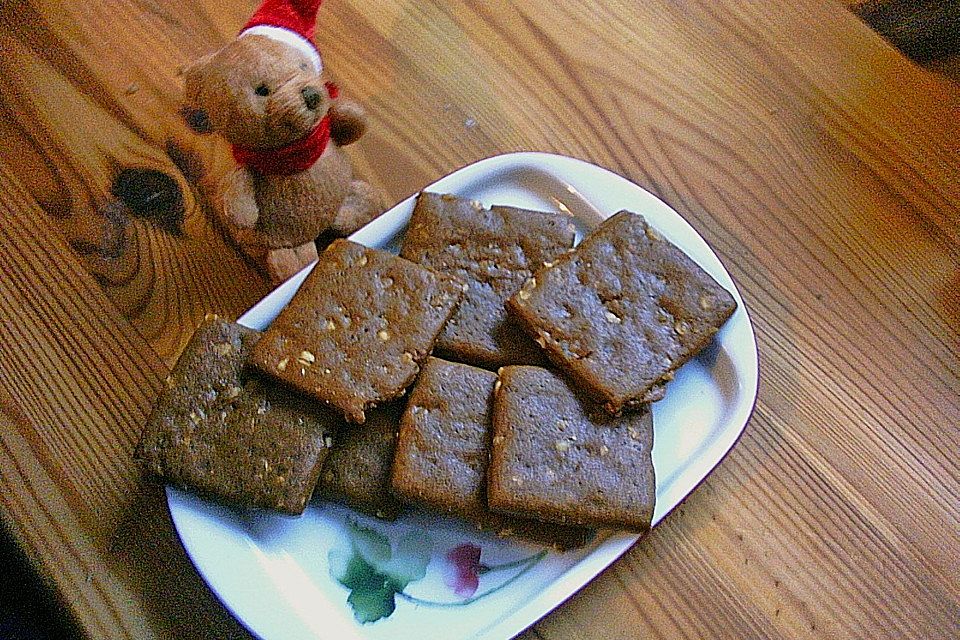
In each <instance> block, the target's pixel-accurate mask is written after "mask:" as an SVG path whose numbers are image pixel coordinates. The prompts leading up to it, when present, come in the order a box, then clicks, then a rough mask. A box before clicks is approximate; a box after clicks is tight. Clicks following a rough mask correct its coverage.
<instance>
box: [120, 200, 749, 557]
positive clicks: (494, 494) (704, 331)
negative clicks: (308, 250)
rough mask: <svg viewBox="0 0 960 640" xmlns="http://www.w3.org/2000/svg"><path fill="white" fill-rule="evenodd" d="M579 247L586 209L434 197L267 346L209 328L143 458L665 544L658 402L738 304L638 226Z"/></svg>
mask: <svg viewBox="0 0 960 640" xmlns="http://www.w3.org/2000/svg"><path fill="white" fill-rule="evenodd" d="M573 244H574V227H573V224H572V220H571V218H570V217H569V216H567V215H564V214H552V213H542V212H536V211H526V210H522V209H516V208H512V207H496V206H495V207H492V208H489V209H487V208H484V207H482V206H481V205H479V204H478V203H475V202H471V201H467V200H463V199H461V198H457V197H454V196H450V195H437V194H431V193H423V194H421V195H420V196H419V198H418V200H417V204H416V207H415V210H414V213H413V216H412V218H411V221H410V226H409V228H408V230H407V232H406V235H405V237H404V240H403V245H402V248H401V252H400V256H399V257H398V256H393V255H390V254H388V253H385V252H382V251H378V250H375V249H368V248H365V247H362V246H360V245H357V244H355V243H352V242H349V241H346V240H338V241H335V242H334V243H333V244H331V245H330V247H329V248H328V249H327V250H326V251H325V252H323V254H321V256H320V261H319V263H318V264H317V266H316V267H315V268H314V270H313V272H311V274H310V276H308V278H307V279H306V281H305V282H304V284H303V286H302V287H301V289H300V290H299V292H298V293H297V295H296V296H295V297H294V299H293V300H292V301H291V302H290V304H289V305H288V306H287V307H286V308H285V309H284V310H283V312H281V314H280V316H279V317H278V318H277V320H276V321H275V322H274V323H273V324H272V325H271V326H270V328H269V329H267V330H266V331H265V332H263V334H262V335H261V334H258V333H257V332H254V331H251V330H249V329H244V328H242V327H239V326H238V325H234V324H231V323H227V322H225V321H223V320H220V319H216V318H213V319H208V320H207V321H206V322H205V323H204V325H203V326H202V327H201V328H200V329H199V330H198V332H197V334H196V335H195V336H194V338H193V340H192V341H191V343H190V345H188V347H187V350H186V351H185V353H184V355H183V356H182V357H181V359H180V361H179V362H178V364H177V366H176V367H175V369H174V371H173V373H172V374H171V378H170V379H169V384H168V388H167V389H166V390H165V392H164V393H163V394H162V396H161V399H160V401H159V402H158V404H157V407H156V410H155V412H154V414H153V416H152V417H151V419H150V421H149V423H148V425H147V429H146V430H145V433H144V436H143V439H142V442H141V444H140V447H139V449H138V450H139V455H140V457H141V458H143V460H144V461H145V463H146V466H147V467H148V469H149V470H150V471H152V472H153V473H154V474H155V475H156V476H158V477H159V478H161V479H163V480H165V481H167V482H171V483H173V484H176V485H179V486H183V487H187V488H190V489H193V490H196V491H199V492H201V493H203V494H205V495H210V496H214V497H216V498H219V499H222V500H225V501H228V502H230V503H233V504H237V505H242V506H255V507H267V508H271V509H275V510H279V511H283V512H287V513H293V514H296V513H299V512H302V510H303V508H304V506H305V504H306V503H307V501H308V500H309V498H310V496H311V495H312V493H313V492H314V487H315V486H316V492H317V493H318V494H319V495H321V496H323V497H324V498H328V499H333V500H337V501H340V502H344V503H346V504H348V505H351V506H353V507H355V508H358V509H361V510H363V511H366V512H368V513H373V514H376V515H378V516H380V517H386V518H391V517H394V516H395V515H396V513H397V512H398V511H399V509H400V508H401V505H402V504H412V505H416V506H419V507H424V508H429V509H435V510H438V511H441V512H444V513H448V514H452V515H455V516H458V517H462V518H465V519H467V520H469V521H471V522H472V523H474V524H476V525H477V526H478V527H479V528H482V529H487V530H492V531H495V532H497V533H499V534H501V535H511V534H516V535H520V536H524V537H528V538H533V539H536V540H539V541H543V542H547V543H550V544H553V545H555V546H558V547H561V548H567V547H572V546H576V545H578V544H582V543H583V542H584V540H586V539H587V538H588V536H589V534H590V530H591V529H592V528H596V527H605V528H606V527H611V528H622V529H630V530H634V531H639V532H644V531H646V530H648V529H649V527H650V521H651V517H652V514H653V507H654V501H655V480H654V470H653V463H652V459H651V449H652V446H653V422H652V413H651V411H650V404H649V403H650V402H652V401H655V400H658V399H660V398H662V397H663V395H664V393H665V392H666V389H667V383H668V382H669V381H670V380H671V379H672V377H673V372H674V371H675V370H676V369H677V368H678V367H679V366H681V365H682V364H683V363H684V362H686V361H687V360H688V359H689V358H691V357H693V356H694V355H695V354H696V353H697V352H698V351H700V350H701V349H702V348H703V347H705V346H706V345H707V344H708V343H709V341H710V340H711V338H712V336H713V335H714V333H716V331H717V330H718V329H719V328H720V326H721V325H722V324H723V323H724V322H725V321H726V320H727V318H729V317H730V315H731V314H732V313H733V311H734V310H735V308H736V304H735V302H734V300H733V298H732V297H731V296H730V294H729V293H728V292H727V291H725V290H724V289H723V288H721V287H720V286H719V285H718V284H717V283H716V282H715V281H714V280H713V279H712V278H710V276H709V275H707V274H706V273H705V272H704V271H703V270H702V269H701V268H700V267H699V266H698V265H697V264H696V263H694V262H693V261H692V260H691V259H690V258H689V257H688V256H686V255H685V254H683V253H682V252H681V251H680V250H679V249H677V248H676V247H675V246H673V245H671V244H670V243H669V242H667V241H666V240H665V239H663V238H662V237H660V236H659V235H658V234H657V233H656V232H655V231H654V230H653V229H652V228H651V227H650V226H649V225H647V223H646V222H645V221H644V219H643V218H642V217H641V216H638V215H636V214H632V213H629V212H620V213H618V214H616V215H615V216H613V217H611V218H609V219H608V220H607V221H605V222H604V223H603V224H601V225H600V226H599V227H598V228H597V229H596V230H595V231H594V232H593V233H592V234H590V235H589V236H588V237H587V238H585V239H584V241H583V242H582V243H580V245H579V246H577V247H576V248H573ZM441 358H442V359H441Z"/></svg>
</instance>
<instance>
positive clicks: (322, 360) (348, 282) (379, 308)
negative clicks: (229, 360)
mask: <svg viewBox="0 0 960 640" xmlns="http://www.w3.org/2000/svg"><path fill="white" fill-rule="evenodd" d="M463 286H464V285H463V284H462V283H460V282H456V281H455V280H453V279H452V278H447V277H445V276H440V275H438V274H436V273H434V272H433V271H431V270H430V269H427V268H426V267H422V266H420V265H418V264H415V263H413V262H410V261H409V260H404V259H403V258H398V257H397V256H394V255H391V254H389V253H386V252H385V251H378V250H376V249H368V248H367V247H364V246H362V245H359V244H357V243H355V242H350V241H348V240H336V241H334V242H333V243H332V244H331V245H330V246H329V247H327V249H326V251H324V252H323V253H321V254H320V260H319V262H317V265H316V266H315V267H314V269H313V271H312V272H311V273H310V275H309V276H308V277H307V279H306V280H305V281H304V283H303V285H302V286H301V287H300V290H299V291H298V292H297V294H296V295H295V296H294V298H293V300H291V301H290V304H289V305H287V307H286V308H285V309H284V310H283V311H282V312H281V313H280V316H279V317H278V318H277V319H276V320H275V321H274V322H273V324H271V325H270V328H269V329H267V330H266V331H265V332H264V334H263V338H262V339H261V340H260V342H259V343H258V344H257V346H256V348H254V350H253V354H252V357H251V362H252V364H253V365H254V366H255V367H257V368H258V369H260V370H261V371H263V372H265V373H268V374H270V375H272V376H274V377H276V378H278V379H280V380H282V381H284V382H286V383H288V384H290V385H292V386H293V387H295V388H297V389H299V390H301V391H303V392H304V393H307V394H309V395H311V396H313V397H315V398H317V399H318V400H320V401H322V402H323V403H324V404H327V405H329V406H331V407H334V408H336V409H338V410H339V411H342V412H343V413H344V415H345V416H346V418H347V420H349V421H350V422H355V423H360V424H362V423H363V421H364V411H365V410H366V409H369V408H371V407H374V406H376V405H377V404H379V403H382V402H386V401H388V400H392V399H393V398H396V397H398V396H400V395H402V394H403V392H404V390H405V389H406V388H407V387H408V386H409V385H410V384H411V383H412V382H413V379H414V378H415V377H416V375H417V372H418V371H419V370H420V363H421V362H423V361H424V359H425V358H426V357H427V356H428V355H429V354H430V351H431V349H433V343H434V342H435V341H436V339H437V335H438V334H439V333H440V330H441V329H442V328H443V324H444V323H445V322H446V321H447V318H449V317H450V314H451V313H453V310H454V309H455V308H456V306H457V303H458V302H459V300H460V297H461V296H462V295H463Z"/></svg>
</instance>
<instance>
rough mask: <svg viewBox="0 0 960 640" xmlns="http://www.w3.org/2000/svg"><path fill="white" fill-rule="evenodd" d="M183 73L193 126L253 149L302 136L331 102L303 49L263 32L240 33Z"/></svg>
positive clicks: (320, 78) (327, 108)
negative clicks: (254, 33)
mask: <svg viewBox="0 0 960 640" xmlns="http://www.w3.org/2000/svg"><path fill="white" fill-rule="evenodd" d="M184 76H185V85H186V99H187V118H188V121H189V122H190V124H191V126H192V127H193V128H194V129H196V130H198V131H210V130H212V131H216V132H218V133H220V134H221V135H223V136H224V137H225V138H226V139H227V141H228V142H230V143H231V144H233V145H237V146H242V147H247V148H251V149H274V148H278V147H282V146H284V145H287V144H290V143H292V142H295V141H297V140H299V139H301V138H303V137H304V136H306V135H307V134H308V133H310V131H311V130H313V128H314V127H315V126H316V125H317V123H318V122H320V120H321V119H322V118H323V117H324V116H325V115H326V114H327V112H328V111H329V109H330V105H331V102H332V100H331V97H330V95H329V92H328V91H327V88H326V85H325V83H324V80H323V78H322V76H321V74H320V73H318V72H317V71H316V70H315V67H314V65H313V64H312V63H311V61H310V59H309V58H308V57H307V55H306V54H305V53H303V52H302V51H300V50H298V49H296V48H294V47H290V46H287V45H286V44H284V43H282V42H278V41H276V40H274V39H271V38H268V37H264V36H260V35H253V34H250V35H245V36H243V37H240V38H236V39H235V40H233V41H231V42H230V43H229V44H228V45H227V46H225V47H224V48H222V49H220V50H219V51H217V52H215V53H213V54H211V55H209V56H207V57H205V58H202V59H201V60H199V61H198V62H196V63H195V64H194V65H192V66H191V67H189V68H188V69H186V70H185V71H184Z"/></svg>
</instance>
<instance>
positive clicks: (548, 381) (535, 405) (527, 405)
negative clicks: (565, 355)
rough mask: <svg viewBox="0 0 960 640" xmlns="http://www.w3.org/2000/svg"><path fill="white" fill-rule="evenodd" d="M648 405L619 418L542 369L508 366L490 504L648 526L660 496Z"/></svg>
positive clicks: (573, 519)
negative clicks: (653, 457) (657, 494)
mask: <svg viewBox="0 0 960 640" xmlns="http://www.w3.org/2000/svg"><path fill="white" fill-rule="evenodd" d="M652 449H653V420H652V417H651V414H650V408H649V405H645V406H643V407H642V408H641V409H640V410H639V411H637V412H633V413H629V414H626V415H624V416H619V417H614V416H611V415H609V414H608V413H607V412H605V411H603V410H602V409H601V408H599V407H596V406H595V405H592V404H589V403H587V402H585V399H584V398H581V397H578V395H577V394H576V393H574V391H573V390H572V389H571V388H570V386H569V381H567V380H565V379H564V378H561V377H560V376H558V375H557V374H555V373H553V372H551V371H548V370H546V369H541V368H539V367H526V366H518V367H504V368H503V369H501V371H500V385H499V387H498V388H497V391H496V392H495V394H494V408H493V450H492V453H491V459H490V468H489V470H488V472H487V475H488V482H489V484H488V487H487V491H488V496H487V499H488V501H489V504H490V508H491V509H493V510H494V511H500V512H503V513H509V514H513V515H517V516H523V517H530V518H538V519H541V520H546V521H549V522H557V523H561V524H578V525H588V526H597V527H607V526H609V527H615V528H619V529H631V530H633V531H640V532H645V531H647V530H648V529H649V528H650V520H651V518H652V516H653V507H654V501H655V500H656V483H655V479H654V471H653V460H652V458H651V450H652Z"/></svg>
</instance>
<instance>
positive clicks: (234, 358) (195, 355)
mask: <svg viewBox="0 0 960 640" xmlns="http://www.w3.org/2000/svg"><path fill="white" fill-rule="evenodd" d="M259 339H260V334H259V333H258V332H256V331H254V330H252V329H247V328H245V327H242V326H240V325H238V324H234V323H232V322H227V321H225V320H221V319H218V318H216V317H208V319H207V320H205V321H204V322H203V324H201V325H200V328H199V329H197V331H196V333H195V334H194V335H193V338H191V340H190V342H189V343H188V344H187V347H186V349H185V350H184V352H183V354H182V355H181V356H180V360H179V361H178V362H177V364H176V366H175V367H174V368H173V371H172V372H171V373H170V376H169V377H168V378H167V387H166V389H164V390H163V392H162V393H161V394H160V398H159V399H158V401H157V403H156V405H155V407H154V410H153V414H152V415H151V416H150V418H149V420H148V421H147V425H146V428H145V429H144V432H143V436H142V438H141V440H140V443H139V445H138V447H137V457H138V458H140V459H141V460H142V461H143V464H144V466H145V467H146V469H147V470H148V471H149V472H150V473H152V474H153V475H155V476H158V477H159V478H160V479H162V480H164V481H166V482H169V483H170V484H173V485H175V486H178V487H182V488H186V489H191V490H194V491H197V492H199V493H201V494H204V495H208V496H212V497H215V498H219V499H221V500H223V501H225V502H228V503H231V504H234V505H238V506H242V507H266V508H270V509H276V510H277V511H282V512H285V513H290V514H299V513H302V512H303V508H304V506H305V505H306V503H307V500H309V498H310V495H311V494H312V493H313V489H314V485H315V484H316V482H317V476H318V475H319V474H320V467H321V465H322V463H323V460H324V458H325V457H326V455H327V451H328V447H329V445H330V443H331V441H332V435H333V433H334V430H335V424H334V423H335V422H338V420H335V419H331V416H329V415H328V412H326V411H325V410H324V409H323V408H322V407H321V406H319V405H318V404H315V403H313V402H312V401H310V400H307V399H305V398H303V397H301V396H299V395H298V394H295V393H292V392H290V391H288V390H286V389H283V388H279V387H277V386H275V385H274V384H273V383H271V382H270V381H269V380H266V379H263V378H260V377H259V376H257V375H256V374H252V375H250V374H247V373H245V372H244V371H243V362H244V360H245V358H246V356H247V353H248V352H249V350H250V349H251V348H252V347H253V346H254V345H255V344H256V343H257V340H259Z"/></svg>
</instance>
